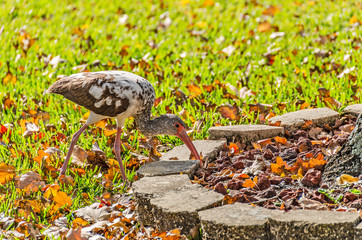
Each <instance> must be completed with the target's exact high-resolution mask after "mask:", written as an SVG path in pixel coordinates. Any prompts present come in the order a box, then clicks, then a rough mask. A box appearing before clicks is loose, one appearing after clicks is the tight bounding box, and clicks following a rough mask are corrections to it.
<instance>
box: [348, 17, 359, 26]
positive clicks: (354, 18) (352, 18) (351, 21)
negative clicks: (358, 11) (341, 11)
mask: <svg viewBox="0 0 362 240" xmlns="http://www.w3.org/2000/svg"><path fill="white" fill-rule="evenodd" d="M356 22H358V19H357V17H356V16H353V17H351V19H349V24H351V25H352V24H355V23H356Z"/></svg>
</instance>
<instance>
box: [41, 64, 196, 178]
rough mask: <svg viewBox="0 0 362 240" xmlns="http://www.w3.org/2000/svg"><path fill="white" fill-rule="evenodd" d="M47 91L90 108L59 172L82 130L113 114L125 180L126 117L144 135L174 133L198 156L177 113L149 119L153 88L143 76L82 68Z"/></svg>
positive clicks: (116, 143)
mask: <svg viewBox="0 0 362 240" xmlns="http://www.w3.org/2000/svg"><path fill="white" fill-rule="evenodd" d="M47 93H56V94H60V95H62V96H64V97H65V98H67V99H69V100H70V101H72V102H74V103H76V104H78V105H81V106H83V107H85V108H87V109H89V110H90V114H89V117H88V119H87V121H86V123H85V124H84V125H83V126H82V127H81V128H80V129H79V130H78V131H77V132H76V133H75V134H74V136H73V138H72V141H71V142H70V146H69V150H68V153H67V156H66V158H65V161H64V163H63V166H62V168H61V170H60V175H65V172H66V170H67V166H68V163H69V159H70V157H71V155H72V151H73V149H74V145H75V144H76V142H77V141H78V139H79V136H80V135H81V134H82V132H83V131H84V130H85V129H86V128H87V127H88V126H89V125H91V124H94V123H96V122H98V121H100V120H102V119H105V118H115V119H116V122H117V133H116V139H115V142H114V150H115V154H116V158H117V161H118V164H119V167H120V170H121V173H122V178H123V180H124V181H125V182H126V181H127V177H126V174H125V170H124V166H123V164H122V159H121V155H120V153H121V147H120V144H121V143H120V138H121V132H122V127H123V124H124V122H125V120H126V119H127V118H129V117H133V118H134V120H135V124H136V127H137V128H138V130H139V131H140V132H141V133H142V134H143V135H145V136H156V135H176V136H178V137H179V138H181V140H182V141H183V142H184V143H185V144H186V146H187V147H188V148H189V149H190V151H191V153H192V155H193V156H194V157H195V158H196V159H197V160H200V163H201V159H200V156H199V153H198V152H197V150H196V148H195V146H194V144H193V143H192V141H191V139H190V138H189V136H188V135H187V133H186V125H185V123H184V122H183V121H182V120H181V118H179V117H178V116H176V115H173V114H165V115H161V116H159V117H157V118H154V119H151V109H152V105H153V102H154V100H155V90H154V89H153V87H152V85H151V83H150V82H149V81H147V80H146V79H144V78H142V77H140V76H138V75H136V74H133V73H130V72H125V71H100V72H83V73H77V74H73V75H70V76H68V77H64V78H61V79H60V80H58V81H56V82H55V83H53V84H52V85H51V86H50V87H49V89H48V90H47Z"/></svg>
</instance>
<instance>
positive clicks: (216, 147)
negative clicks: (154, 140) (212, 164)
mask: <svg viewBox="0 0 362 240" xmlns="http://www.w3.org/2000/svg"><path fill="white" fill-rule="evenodd" d="M193 144H194V145H195V147H196V149H197V151H198V152H199V153H200V152H201V154H202V156H203V160H204V161H212V160H213V159H215V158H216V157H217V154H218V153H219V152H220V151H221V150H222V149H223V148H224V147H225V145H226V141H225V140H197V141H193ZM190 154H191V152H190V150H189V149H188V148H187V146H186V145H181V146H177V147H175V148H174V149H172V150H171V151H168V152H167V153H165V154H163V155H162V157H161V160H162V161H169V160H171V161H172V160H189V159H190Z"/></svg>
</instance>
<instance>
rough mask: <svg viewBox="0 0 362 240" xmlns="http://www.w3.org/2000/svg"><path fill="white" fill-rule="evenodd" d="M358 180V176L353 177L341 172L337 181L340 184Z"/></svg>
mask: <svg viewBox="0 0 362 240" xmlns="http://www.w3.org/2000/svg"><path fill="white" fill-rule="evenodd" d="M358 180H359V178H357V177H353V176H351V175H348V174H342V175H341V176H340V177H339V181H338V182H339V183H341V184H345V183H354V182H357V181H358Z"/></svg>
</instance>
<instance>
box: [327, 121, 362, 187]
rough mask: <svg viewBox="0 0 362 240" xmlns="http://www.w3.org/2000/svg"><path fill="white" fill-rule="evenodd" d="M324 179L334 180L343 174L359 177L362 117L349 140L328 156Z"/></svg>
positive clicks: (361, 160)
mask: <svg viewBox="0 0 362 240" xmlns="http://www.w3.org/2000/svg"><path fill="white" fill-rule="evenodd" d="M326 160H327V164H326V165H325V167H324V172H323V176H322V179H323V181H334V180H336V178H337V177H339V176H341V175H342V174H349V175H352V176H354V177H358V176H359V175H360V174H361V172H362V118H360V117H359V118H358V119H357V122H356V126H355V127H354V129H353V131H352V133H351V135H350V136H349V138H348V141H347V142H346V143H345V144H344V145H343V146H342V148H341V150H339V151H338V152H337V153H336V154H334V155H332V156H331V157H328V158H327V159H326Z"/></svg>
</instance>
